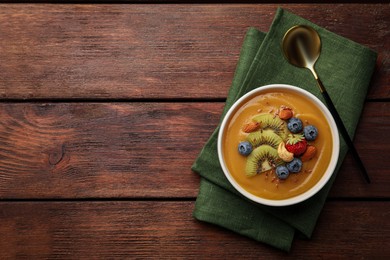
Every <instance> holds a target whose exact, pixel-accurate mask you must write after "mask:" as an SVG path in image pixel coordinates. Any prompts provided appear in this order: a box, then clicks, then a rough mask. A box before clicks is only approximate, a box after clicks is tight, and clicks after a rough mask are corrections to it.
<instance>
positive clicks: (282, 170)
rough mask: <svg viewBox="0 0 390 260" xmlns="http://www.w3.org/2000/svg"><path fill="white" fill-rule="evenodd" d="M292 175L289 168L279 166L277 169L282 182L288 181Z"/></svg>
mask: <svg viewBox="0 0 390 260" xmlns="http://www.w3.org/2000/svg"><path fill="white" fill-rule="evenodd" d="M289 174H290V172H289V171H288V169H287V167H286V166H283V165H282V166H278V167H277V168H276V175H277V176H278V178H279V179H281V180H285V179H287V177H288V175H289Z"/></svg>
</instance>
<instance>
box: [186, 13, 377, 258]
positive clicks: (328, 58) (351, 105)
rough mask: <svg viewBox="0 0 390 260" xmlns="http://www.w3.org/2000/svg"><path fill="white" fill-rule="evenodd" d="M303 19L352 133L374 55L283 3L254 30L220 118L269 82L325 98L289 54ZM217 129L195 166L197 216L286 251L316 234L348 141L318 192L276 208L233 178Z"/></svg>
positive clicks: (324, 76) (319, 64) (325, 79)
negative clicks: (289, 38)
mask: <svg viewBox="0 0 390 260" xmlns="http://www.w3.org/2000/svg"><path fill="white" fill-rule="evenodd" d="M297 24H305V25H309V26H312V27H313V28H314V29H315V30H317V32H318V33H319V34H320V37H321V41H322V50H321V56H320V58H319V59H318V61H317V64H316V69H317V73H318V74H319V76H320V77H321V79H322V81H323V83H324V85H325V87H326V88H327V90H328V93H329V95H330V96H331V98H332V99H333V102H334V103H335V106H336V108H337V110H338V112H339V114H340V116H341V118H342V119H343V122H344V124H345V126H346V128H347V130H348V132H349V134H350V136H351V137H353V135H354V133H355V129H356V127H357V125H358V121H359V117H360V115H361V112H362V109H363V105H364V100H365V97H366V94H367V90H368V86H369V82H370V79H371V76H372V73H373V71H374V68H375V63H376V57H377V55H376V53H375V52H373V51H372V50H370V49H368V48H366V47H364V46H362V45H359V44H357V43H355V42H352V41H350V40H348V39H346V38H343V37H341V36H338V35H336V34H334V33H332V32H329V31H327V30H325V29H323V28H321V27H319V26H317V25H315V24H313V23H311V22H309V21H307V20H305V19H303V18H301V17H299V16H296V15H294V14H292V13H290V12H288V11H286V10H284V9H281V8H278V10H277V12H276V15H275V18H274V21H273V23H272V25H271V27H270V30H269V32H268V33H263V32H260V31H259V30H257V29H255V28H249V29H248V31H247V33H246V36H245V39H244V41H243V45H242V48H241V52H240V58H239V61H238V64H237V67H236V71H235V74H234V78H233V81H232V85H231V87H230V90H229V93H228V97H227V100H226V104H225V107H224V110H223V112H222V117H221V121H222V119H223V117H224V116H225V114H226V112H227V111H228V109H229V108H230V107H231V106H232V104H233V103H234V102H235V101H236V100H237V99H239V98H240V97H241V96H242V95H244V94H245V93H247V92H248V91H250V90H252V89H255V88H257V87H261V86H264V85H268V84H275V83H281V84H290V85H295V86H298V87H301V88H303V89H305V90H307V91H309V92H311V93H313V94H314V95H315V96H317V97H318V98H319V99H320V100H322V101H323V98H322V96H321V94H320V92H319V90H318V88H317V86H316V82H315V80H314V78H313V77H312V75H311V74H310V71H308V70H306V69H301V68H297V67H294V66H292V65H291V64H289V63H288V62H287V61H286V60H285V59H284V57H283V54H282V50H281V41H282V38H283V35H284V33H285V32H286V31H287V30H288V29H289V28H290V27H292V26H294V25H297ZM218 131H219V127H217V128H216V129H215V131H214V132H213V134H212V135H211V137H210V138H209V140H208V141H207V143H206V144H205V146H204V147H203V149H202V151H201V152H200V154H199V156H198V158H197V159H196V161H195V163H194V164H193V166H192V170H193V171H194V172H197V173H198V174H200V176H201V177H202V178H201V182H200V188H199V194H198V197H197V200H196V203H195V210H194V213H193V215H194V217H195V218H196V219H198V220H201V221H205V222H209V223H213V224H216V225H219V226H221V227H224V228H226V229H229V230H232V231H234V232H237V233H239V234H242V235H244V236H247V237H250V238H252V239H255V240H257V241H261V242H264V243H266V244H269V245H271V246H273V247H276V248H279V249H281V250H284V251H289V250H290V249H291V244H292V242H293V239H294V236H295V235H296V234H302V235H304V237H306V238H310V237H311V234H312V232H313V230H314V228H315V225H316V222H317V219H318V217H319V215H320V213H321V210H322V208H323V206H324V204H325V201H326V197H327V195H328V192H329V190H330V188H331V186H332V183H333V182H334V179H335V177H336V173H337V171H338V169H339V167H340V165H341V163H342V161H343V159H344V157H345V154H346V152H347V147H346V145H345V143H344V140H343V139H342V138H340V156H339V161H338V165H337V168H336V170H335V172H334V174H333V176H332V178H331V180H330V181H329V182H328V183H327V184H326V185H325V187H324V188H323V189H322V190H321V191H320V192H319V193H317V194H316V195H314V196H313V197H312V198H310V199H309V200H307V201H304V202H302V203H299V204H296V205H292V206H287V207H270V206H264V205H259V204H256V203H254V202H251V201H249V200H248V199H246V198H244V197H243V196H241V195H240V194H239V193H238V192H237V191H236V190H235V189H234V187H233V186H232V185H231V184H230V183H229V182H228V180H227V179H226V177H225V175H224V173H223V171H222V169H221V167H220V164H219V161H218V154H217V136H218ZM356 177H357V178H359V177H360V176H356Z"/></svg>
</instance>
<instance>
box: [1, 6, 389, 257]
mask: <svg viewBox="0 0 390 260" xmlns="http://www.w3.org/2000/svg"><path fill="white" fill-rule="evenodd" d="M277 6H282V7H284V8H286V9H288V10H290V11H292V12H294V13H296V14H298V15H301V16H303V17H305V18H307V19H309V20H311V21H313V22H314V23H317V24H318V25H320V26H323V27H325V28H327V29H329V30H331V31H333V32H335V33H337V34H339V35H342V36H345V37H347V38H349V39H351V40H353V41H356V42H358V43H360V44H363V45H366V46H368V47H370V48H372V49H374V50H376V51H377V52H378V53H379V57H378V61H377V68H376V71H375V74H374V76H373V78H372V82H371V86H370V89H369V93H368V95H367V101H366V104H365V108H364V111H363V115H362V117H361V120H360V123H359V126H358V129H357V133H356V137H355V139H354V143H355V145H356V147H357V149H358V151H359V153H360V155H361V157H362V159H363V161H364V163H365V165H366V167H367V169H368V171H369V174H370V176H371V178H372V184H370V185H368V184H366V183H365V182H364V180H363V178H362V177H361V175H360V172H359V169H358V168H357V166H356V165H355V162H354V160H353V159H352V157H351V156H350V155H348V156H347V158H346V159H345V161H344V163H343V166H342V169H341V171H340V172H339V175H338V176H337V179H336V182H335V185H334V187H333V188H332V191H331V194H330V197H329V199H328V201H327V203H326V205H325V208H324V210H323V212H322V214H321V217H320V219H319V221H318V225H317V228H316V230H315V232H314V234H313V238H312V239H311V240H309V241H307V240H302V239H296V240H295V242H294V244H293V247H292V251H291V253H290V254H286V253H283V252H280V251H278V250H276V249H274V248H271V247H269V246H266V245H264V244H261V243H257V242H254V241H252V240H250V239H248V238H246V237H243V236H240V235H237V234H235V233H233V232H230V231H227V230H225V229H222V228H219V227H217V226H214V225H210V224H206V223H202V222H198V221H196V220H195V219H193V217H192V211H193V209H194V202H195V199H196V195H197V192H198V187H199V180H200V178H199V176H198V175H197V174H195V173H193V172H191V169H190V167H191V164H192V163H193V162H194V160H195V158H196V156H197V155H198V153H199V152H200V150H201V148H202V146H203V145H204V144H205V142H206V141H207V139H208V137H209V136H210V134H211V133H212V131H213V130H214V128H215V127H216V125H217V124H218V120H219V117H220V114H221V111H222V108H223V105H224V101H225V98H226V95H227V92H228V89H229V86H230V84H231V81H232V78H233V73H234V70H235V66H236V62H237V60H238V56H239V51H240V47H241V44H242V41H243V37H244V34H245V32H246V30H247V28H248V27H249V26H254V27H257V28H258V29H260V30H262V31H267V30H268V28H269V26H270V24H271V21H272V19H273V16H274V14H275V11H276V8H277ZM389 34H390V5H389V4H385V3H382V4H337V3H331V4H316V5H314V4H313V5H312V4H281V5H277V4H226V5H221V4H184V5H181V4H169V5H164V4H135V5H127V4H98V5H94V4H65V5H52V4H23V3H22V4H10V3H3V4H1V5H0V61H1V63H0V199H1V200H0V249H1V250H0V256H1V257H0V258H28V259H31V258H73V259H79V258H87V259H96V258H132V257H138V258H144V257H156V258H162V257H167V258H193V259H198V258H231V259H234V258H239V257H243V256H245V257H248V258H286V257H292V258H296V257H299V258H331V257H336V256H339V257H340V256H344V257H346V258H353V257H363V258H374V257H376V258H379V257H383V258H386V256H387V258H388V257H389V256H390V249H389V243H390V224H389V219H390V201H389V198H390V189H389V187H390V134H389V132H390V102H389V101H390V36H389Z"/></svg>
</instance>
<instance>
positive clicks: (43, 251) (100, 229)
mask: <svg viewBox="0 0 390 260" xmlns="http://www.w3.org/2000/svg"><path fill="white" fill-rule="evenodd" d="M388 206H389V204H388V202H329V203H327V204H326V206H325V208H324V211H323V214H322V215H321V217H320V219H319V222H318V226H317V229H316V231H315V232H314V234H313V237H312V239H311V240H310V241H309V240H302V239H299V238H297V239H296V241H295V242H294V245H293V249H292V251H291V252H290V254H286V253H283V252H280V251H278V250H276V249H274V248H271V247H269V246H264V245H260V244H259V243H256V242H254V241H253V240H250V239H248V238H246V237H243V236H238V235H236V234H234V233H232V232H230V231H227V230H225V229H222V228H219V227H217V226H214V225H210V224H205V223H202V222H198V221H197V220H195V219H193V218H192V209H193V207H194V202H186V201H183V202H160V203H155V202H150V201H145V202H143V201H133V202H131V201H130V202H117V201H112V202H72V203H66V202H62V203H46V202H37V203H25V202H19V203H7V202H3V203H0V208H1V215H0V221H1V223H2V224H1V225H0V233H1V234H2V235H1V236H0V247H1V248H8V249H10V250H0V257H1V258H2V259H3V258H12V259H15V258H28V259H31V258H49V259H58V258H61V259H62V258H72V259H75V258H77V259H81V258H82V259H86V258H88V259H106V258H109V259H114V258H115V259H117V258H122V259H123V258H132V259H134V258H137V259H143V258H148V257H153V258H159V259H161V258H182V259H238V258H241V257H242V256H243V255H244V256H245V259H269V258H272V259H285V258H292V259H297V258H299V259H302V258H305V259H313V258H315V259H317V258H321V257H319V256H321V255H326V256H327V257H329V258H339V257H340V256H344V257H345V256H348V257H351V258H359V259H364V258H368V259H383V257H384V256H386V255H387V256H388V253H389V251H388V249H387V248H386V246H385V244H382V243H378V241H389V239H390V224H389V221H388V219H389V217H390V212H389V211H382V210H378V209H380V208H386V207H388ZM22 216H29V217H28V218H26V217H22ZM362 219H364V221H362ZM378 222H380V223H382V224H381V225H378ZM346 223H348V224H347V225H346ZM20 245H23V247H22V246H20Z"/></svg>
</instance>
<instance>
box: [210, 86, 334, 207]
mask: <svg viewBox="0 0 390 260" xmlns="http://www.w3.org/2000/svg"><path fill="white" fill-rule="evenodd" d="M270 89H271V90H272V89H275V90H290V91H291V90H292V91H294V92H298V94H300V95H303V96H305V97H307V98H308V99H309V100H311V101H312V102H313V103H315V105H317V106H318V107H319V108H320V110H321V111H322V113H323V114H324V116H325V118H326V120H327V121H328V124H329V126H330V129H331V135H332V140H333V146H332V157H331V160H330V162H329V165H328V167H327V169H326V171H325V173H324V175H323V176H322V177H321V179H320V180H319V181H318V182H317V184H315V185H314V186H313V187H311V188H310V189H309V190H307V191H306V192H304V193H301V194H299V195H297V196H294V197H291V198H287V199H282V200H271V199H265V198H261V197H258V196H256V195H254V194H252V193H250V192H248V191H246V190H245V189H244V188H242V187H241V185H239V184H238V183H237V181H236V180H235V179H234V178H233V176H232V175H231V174H230V172H229V170H228V168H227V166H226V164H225V161H224V155H223V151H222V146H223V145H222V143H223V142H222V140H223V137H224V132H225V128H226V126H227V123H228V122H229V121H230V118H231V117H232V116H233V115H234V113H235V112H236V109H237V107H238V106H241V105H242V103H243V102H245V100H247V99H248V98H249V97H251V96H255V95H258V94H261V92H264V91H267V90H270ZM217 148H218V158H219V163H220V165H221V167H222V170H223V173H224V174H225V176H226V178H227V179H228V181H229V182H230V184H232V185H233V187H234V188H235V189H236V190H237V191H238V192H239V193H241V194H242V195H243V196H245V197H246V198H248V199H250V200H252V201H254V202H256V203H259V204H263V205H267V206H289V205H293V204H297V203H300V202H302V201H305V200H307V199H308V198H310V197H312V196H313V195H314V194H316V193H317V192H318V191H320V190H321V189H322V188H323V187H324V186H325V184H326V183H327V182H328V181H329V179H330V177H331V176H332V175H333V173H334V170H335V168H336V165H337V162H338V158H339V153H340V139H339V132H338V128H337V126H336V122H335V121H334V119H333V116H332V114H331V113H330V111H329V110H328V108H327V107H326V106H325V105H324V103H322V101H320V100H319V99H318V98H317V97H316V96H314V95H313V94H312V93H310V92H308V91H307V90H304V89H302V88H299V87H296V86H293V85H288V84H269V85H264V86H261V87H258V88H255V89H253V90H251V91H249V92H248V93H246V94H245V95H243V96H242V97H241V98H239V99H238V100H237V101H235V102H234V104H233V105H232V106H231V107H230V109H229V110H228V112H227V113H226V115H225V117H224V118H223V120H222V123H221V126H220V128H219V133H218V142H217Z"/></svg>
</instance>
